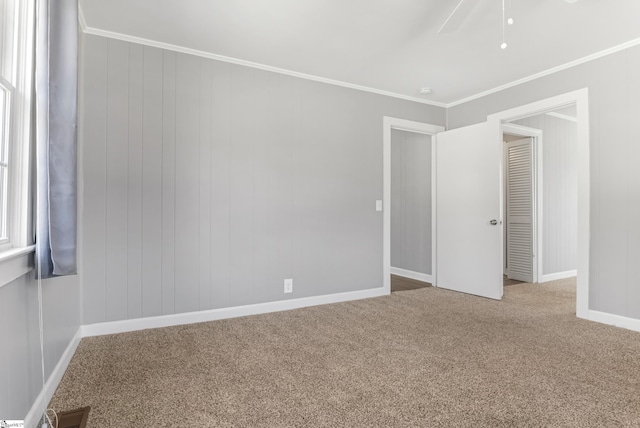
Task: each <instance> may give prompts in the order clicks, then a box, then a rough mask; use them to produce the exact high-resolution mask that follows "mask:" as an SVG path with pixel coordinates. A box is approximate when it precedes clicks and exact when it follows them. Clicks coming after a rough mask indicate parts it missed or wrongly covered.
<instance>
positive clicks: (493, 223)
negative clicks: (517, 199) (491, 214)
mask: <svg viewBox="0 0 640 428" xmlns="http://www.w3.org/2000/svg"><path fill="white" fill-rule="evenodd" d="M489 223H491V226H495V225H497V224H498V220H495V219H493V220H491V221H490V222H489Z"/></svg>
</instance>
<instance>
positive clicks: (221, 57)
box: [79, 13, 446, 108]
mask: <svg viewBox="0 0 640 428" xmlns="http://www.w3.org/2000/svg"><path fill="white" fill-rule="evenodd" d="M79 16H81V17H82V18H81V22H80V28H81V29H82V32H83V33H85V34H93V35H94V36H101V37H107V38H110V39H116V40H122V41H124V42H130V43H136V44H139V45H144V46H151V47H154V48H158V49H164V50H168V51H173V52H181V53H185V54H188V55H194V56H199V57H202V58H209V59H213V60H216V61H222V62H227V63H231V64H237V65H242V66H245V67H251V68H257V69H259V70H265V71H270V72H273V73H279V74H285V75H287V76H293V77H298V78H300V79H306V80H313V81H315V82H321V83H327V84H329V85H335V86H342V87H344V88H349V89H355V90H357V91H363V92H370V93H373V94H377V95H384V96H386V97H392V98H399V99H402V100H407V101H413V102H416V103H420V104H427V105H431V106H435V107H442V108H446V104H444V103H439V102H436V101H429V100H425V99H422V98H417V97H410V96H408V95H403V94H398V93H395V92H389V91H384V90H381V89H375V88H370V87H368V86H361V85H356V84H353V83H348V82H342V81H340V80H333V79H327V78H325V77H320V76H314V75H312V74H305V73H299V72H297V71H292V70H286V69H284V68H278V67H272V66H270V65H265V64H259V63H257V62H251V61H245V60H242V59H237V58H232V57H228V56H224V55H216V54H212V53H209V52H205V51H201V50H197V49H190V48H186V47H184V46H178V45H172V44H170V43H164V42H158V41H155V40H149V39H145V38H142V37H136V36H130V35H127V34H122V33H115V32H112V31H107V30H101V29H98V28H92V27H88V26H87V24H86V22H84V15H83V14H82V13H79Z"/></svg>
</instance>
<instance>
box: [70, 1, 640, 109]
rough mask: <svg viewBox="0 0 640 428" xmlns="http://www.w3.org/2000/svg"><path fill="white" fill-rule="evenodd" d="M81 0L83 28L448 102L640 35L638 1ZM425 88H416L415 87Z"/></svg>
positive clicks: (437, 101) (639, 5) (638, 37)
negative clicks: (458, 12)
mask: <svg viewBox="0 0 640 428" xmlns="http://www.w3.org/2000/svg"><path fill="white" fill-rule="evenodd" d="M466 1H475V2H477V4H476V6H475V7H474V8H473V10H472V11H471V13H470V14H469V15H468V17H467V19H466V20H465V21H464V22H463V24H462V25H461V26H460V27H459V29H458V31H456V32H453V33H449V34H441V35H439V34H437V31H438V29H439V27H440V25H441V24H442V23H443V22H444V20H445V19H446V17H447V16H448V15H449V13H450V12H451V10H452V9H453V8H454V7H455V5H456V4H457V3H458V0H180V1H177V0H108V1H106V0H81V1H80V4H81V10H82V13H83V15H84V20H85V22H86V26H87V28H88V32H96V33H101V34H104V32H113V33H119V34H124V35H127V36H133V37H139V38H143V39H149V40H153V41H157V42H161V43H168V44H172V45H177V46H181V47H185V48H189V49H195V50H199V51H203V52H207V53H211V54H215V55H222V56H227V57H231V58H236V59H239V60H244V61H250V62H254V63H258V64H263V65H266V66H270V67H277V68H281V69H285V70H289V71H293V72H297V73H304V74H308V75H313V76H318V77H322V78H325V79H332V80H337V81H340V82H345V83H348V84H353V85H360V86H365V87H369V88H373V89H376V90H380V91H387V92H392V93H395V94H400V95H402V96H408V97H416V98H421V99H424V100H429V101H433V102H436V103H442V104H450V103H453V102H456V101H459V100H461V99H464V98H467V97H471V96H474V95H476V94H479V93H482V92H484V91H488V90H491V89H492V88H496V87H499V86H501V85H505V84H508V83H511V82H514V81H516V80H519V79H523V78H526V77H528V76H531V75H533V74H536V73H540V72H543V71H545V70H548V69H551V68H554V67H557V66H560V65H563V64H566V63H568V62H571V61H575V60H578V59H581V58H583V57H586V56H588V55H592V54H595V53H597V52H600V51H603V50H605V49H608V48H611V47H614V46H617V45H620V44H622V43H625V42H628V41H630V40H635V39H640V1H638V0H615V1H611V0H608V1H605V0H580V1H578V2H577V3H575V4H569V3H568V2H567V1H565V0H505V1H506V3H507V6H508V5H509V4H511V5H512V8H511V13H510V14H509V15H510V16H512V17H513V19H514V20H515V23H514V25H513V26H511V27H507V43H508V45H509V47H508V48H507V49H506V50H502V49H500V44H501V42H502V27H501V22H502V21H501V19H502V15H501V13H502V12H501V10H502V1H501V0H466ZM421 87H430V88H432V89H433V93H432V94H430V95H426V96H423V95H420V94H419V93H418V90H419V88H421Z"/></svg>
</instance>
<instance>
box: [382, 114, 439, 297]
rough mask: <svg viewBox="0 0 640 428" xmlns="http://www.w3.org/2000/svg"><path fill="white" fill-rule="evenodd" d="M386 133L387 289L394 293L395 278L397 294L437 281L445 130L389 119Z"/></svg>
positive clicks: (384, 163) (385, 126) (383, 204)
mask: <svg viewBox="0 0 640 428" xmlns="http://www.w3.org/2000/svg"><path fill="white" fill-rule="evenodd" d="M383 130H384V135H383V181H384V186H383V200H382V207H383V276H384V277H383V287H384V289H385V292H387V293H390V292H391V278H392V274H393V276H394V279H395V280H396V281H394V282H395V283H397V286H398V289H412V288H420V287H424V286H425V285H427V284H425V283H433V278H434V277H435V260H436V254H435V243H436V236H435V221H436V219H435V203H434V198H433V195H434V194H435V139H436V134H437V133H438V132H441V131H443V130H444V127H442V126H437V125H430V124H426V123H421V122H413V121H408V120H403V119H397V118H392V117H384V119H383ZM396 143H397V145H396V146H393V145H394V144H396ZM394 155H395V156H394ZM420 162H422V163H428V165H427V167H426V168H424V167H422V168H421V167H420V166H421V165H420ZM392 176H393V177H392ZM392 183H393V185H392ZM392 194H394V195H395V196H404V197H394V198H393V199H392ZM401 194H402V195H401ZM392 223H393V225H392ZM392 228H393V230H394V236H393V239H392V235H391V231H392ZM392 248H393V250H394V254H393V258H392ZM392 261H393V265H392Z"/></svg>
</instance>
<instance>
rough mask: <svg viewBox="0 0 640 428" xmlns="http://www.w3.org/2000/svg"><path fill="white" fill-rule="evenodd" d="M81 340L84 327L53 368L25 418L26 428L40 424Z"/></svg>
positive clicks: (79, 330)
mask: <svg viewBox="0 0 640 428" xmlns="http://www.w3.org/2000/svg"><path fill="white" fill-rule="evenodd" d="M80 339H82V326H80V327H79V328H78V330H77V331H76V334H75V335H74V336H73V337H72V338H71V341H69V344H68V345H67V348H66V349H65V350H64V352H63V353H62V356H61V357H60V360H58V364H56V366H55V367H54V368H53V371H52V372H51V374H50V375H49V378H48V379H47V381H46V382H45V384H44V388H42V390H41V391H40V393H39V394H38V396H37V397H36V400H35V401H34V402H33V404H32V405H31V408H30V409H29V413H27V415H26V416H25V418H24V426H25V427H26V428H35V426H36V425H37V424H38V422H40V418H41V417H42V411H43V409H44V408H45V407H44V406H46V405H48V404H49V401H51V397H53V394H54V392H56V388H57V387H58V385H59V384H60V381H61V380H62V376H63V375H64V372H65V371H66V370H67V366H69V363H70V362H71V358H72V357H73V354H75V352H76V349H77V348H78V344H80Z"/></svg>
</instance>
